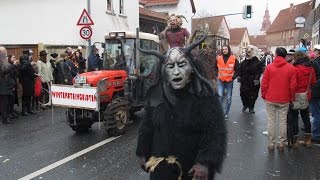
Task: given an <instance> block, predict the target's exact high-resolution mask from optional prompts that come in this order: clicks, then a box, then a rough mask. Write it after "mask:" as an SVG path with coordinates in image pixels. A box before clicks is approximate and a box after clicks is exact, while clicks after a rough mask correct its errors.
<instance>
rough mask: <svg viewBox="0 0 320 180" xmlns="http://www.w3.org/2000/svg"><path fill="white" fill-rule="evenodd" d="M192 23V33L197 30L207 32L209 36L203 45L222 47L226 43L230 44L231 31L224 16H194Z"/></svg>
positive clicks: (215, 47)
mask: <svg viewBox="0 0 320 180" xmlns="http://www.w3.org/2000/svg"><path fill="white" fill-rule="evenodd" d="M191 24H192V31H191V32H192V34H194V32H195V31H196V30H198V31H199V30H200V31H204V32H206V33H207V35H208V37H207V38H206V40H205V41H204V42H203V45H205V46H208V45H210V46H212V48H214V49H221V48H222V46H223V45H224V44H227V45H229V40H230V32H229V27H228V24H227V21H226V18H225V17H224V16H211V17H205V18H193V19H192V23H191Z"/></svg>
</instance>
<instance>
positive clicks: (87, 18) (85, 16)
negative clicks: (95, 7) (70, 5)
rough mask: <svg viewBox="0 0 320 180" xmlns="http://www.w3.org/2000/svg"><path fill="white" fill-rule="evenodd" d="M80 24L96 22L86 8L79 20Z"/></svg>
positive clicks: (86, 24) (85, 24) (88, 24)
mask: <svg viewBox="0 0 320 180" xmlns="http://www.w3.org/2000/svg"><path fill="white" fill-rule="evenodd" d="M77 25H78V26H90V25H94V22H93V21H92V19H91V17H90V15H89V13H88V12H87V10H86V9H83V11H82V13H81V16H80V18H79V20H78V23H77Z"/></svg>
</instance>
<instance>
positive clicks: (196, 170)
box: [188, 163, 208, 180]
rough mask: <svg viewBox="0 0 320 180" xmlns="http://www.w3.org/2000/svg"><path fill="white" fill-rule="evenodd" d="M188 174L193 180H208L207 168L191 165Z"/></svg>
mask: <svg viewBox="0 0 320 180" xmlns="http://www.w3.org/2000/svg"><path fill="white" fill-rule="evenodd" d="M188 174H189V176H193V178H192V179H193V180H208V168H207V167H206V166H204V165H201V164H199V163H197V164H195V165H193V166H192V168H191V169H190V171H189V172H188Z"/></svg>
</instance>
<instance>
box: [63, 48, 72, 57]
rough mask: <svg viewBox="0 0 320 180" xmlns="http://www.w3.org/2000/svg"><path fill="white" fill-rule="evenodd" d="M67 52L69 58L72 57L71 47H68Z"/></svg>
mask: <svg viewBox="0 0 320 180" xmlns="http://www.w3.org/2000/svg"><path fill="white" fill-rule="evenodd" d="M65 53H67V55H68V56H69V58H71V56H72V48H71V47H67V48H66V51H65Z"/></svg>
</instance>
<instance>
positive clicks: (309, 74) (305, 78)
mask: <svg viewBox="0 0 320 180" xmlns="http://www.w3.org/2000/svg"><path fill="white" fill-rule="evenodd" d="M293 66H294V68H295V73H296V76H297V86H296V89H295V93H302V92H306V91H307V90H308V99H309V100H310V99H311V90H309V89H311V85H313V84H315V82H316V77H315V72H314V69H313V68H312V65H311V63H310V59H309V57H308V56H307V54H306V53H304V52H300V51H298V52H295V53H294V63H293ZM308 88H309V89H308ZM299 114H300V115H301V118H302V121H303V124H304V140H303V141H300V144H303V145H305V146H306V147H311V124H310V117H309V107H308V108H307V109H304V110H294V109H292V108H291V107H290V106H289V112H288V121H289V122H291V123H292V125H293V129H292V130H293V132H292V134H293V142H292V145H293V148H298V146H299V141H298V133H299V123H298V119H299Z"/></svg>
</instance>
